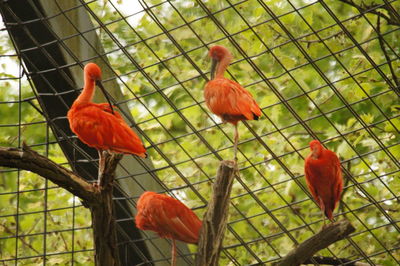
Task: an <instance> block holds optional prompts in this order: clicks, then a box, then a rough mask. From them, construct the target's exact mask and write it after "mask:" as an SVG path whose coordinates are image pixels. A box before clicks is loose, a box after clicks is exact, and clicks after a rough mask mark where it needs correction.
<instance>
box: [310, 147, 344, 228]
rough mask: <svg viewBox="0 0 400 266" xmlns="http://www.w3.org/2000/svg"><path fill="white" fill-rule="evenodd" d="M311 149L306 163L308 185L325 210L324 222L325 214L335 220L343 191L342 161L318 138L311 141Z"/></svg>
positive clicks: (323, 210)
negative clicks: (334, 212)
mask: <svg viewBox="0 0 400 266" xmlns="http://www.w3.org/2000/svg"><path fill="white" fill-rule="evenodd" d="M310 149H311V154H310V155H308V156H307V158H306V160H305V164H304V172H305V174H306V182H307V186H308V189H309V190H310V192H311V194H312V196H313V198H314V200H315V201H316V202H317V203H318V205H319V207H320V209H321V211H322V212H323V214H322V216H323V220H324V224H325V216H326V217H328V219H329V220H330V221H332V222H333V215H332V213H333V210H334V209H335V208H336V206H337V203H338V202H339V200H340V194H341V193H342V191H343V178H342V171H341V169H340V161H339V158H338V157H337V155H336V153H334V152H333V151H330V150H328V149H325V148H324V147H323V146H322V145H321V143H320V142H319V141H318V140H312V141H311V142H310ZM324 214H325V216H324Z"/></svg>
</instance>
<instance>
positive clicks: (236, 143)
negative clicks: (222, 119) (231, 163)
mask: <svg viewBox="0 0 400 266" xmlns="http://www.w3.org/2000/svg"><path fill="white" fill-rule="evenodd" d="M233 140H234V144H233V152H234V154H235V161H236V162H237V145H238V141H239V132H238V125H237V124H235V136H234V138H233Z"/></svg>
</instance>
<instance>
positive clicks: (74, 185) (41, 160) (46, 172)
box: [0, 143, 95, 202]
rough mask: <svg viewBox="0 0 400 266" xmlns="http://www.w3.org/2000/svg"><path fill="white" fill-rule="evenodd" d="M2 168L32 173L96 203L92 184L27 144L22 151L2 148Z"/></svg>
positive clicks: (0, 158) (0, 150) (0, 160)
mask: <svg viewBox="0 0 400 266" xmlns="http://www.w3.org/2000/svg"><path fill="white" fill-rule="evenodd" d="M0 166H6V167H12V168H18V169H24V170H28V171H31V172H33V173H36V174H38V175H40V176H42V177H44V178H46V179H48V180H50V181H51V182H53V183H55V184H57V185H59V186H60V187H63V188H65V189H66V190H68V191H69V192H71V193H72V194H74V195H75V196H77V197H79V198H80V199H82V200H83V201H85V202H93V201H95V195H94V192H95V189H94V187H93V185H92V184H90V183H89V182H87V181H86V180H84V179H83V178H81V177H79V176H77V175H76V174H74V173H73V172H72V171H70V170H68V169H67V168H65V167H62V166H60V165H58V164H56V163H55V162H53V161H51V160H50V159H48V158H46V157H44V156H42V155H40V154H38V153H37V152H35V151H33V150H32V149H31V148H29V147H28V146H27V145H26V144H25V143H23V146H22V149H17V148H5V147H0Z"/></svg>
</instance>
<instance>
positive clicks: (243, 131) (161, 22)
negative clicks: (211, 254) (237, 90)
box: [0, 0, 400, 265]
mask: <svg viewBox="0 0 400 266" xmlns="http://www.w3.org/2000/svg"><path fill="white" fill-rule="evenodd" d="M66 2H68V3H66ZM130 2H131V1H128V0H125V1H121V0H107V1H106V0H104V1H84V0H74V1H58V0H56V1H50V0H40V1H39V0H28V1H26V5H27V6H24V5H21V4H16V3H15V2H13V1H0V3H1V4H0V10H1V14H2V18H3V25H2V26H1V37H2V38H1V39H0V51H1V55H0V59H1V65H0V70H1V71H0V84H1V85H0V87H1V88H2V92H1V94H0V97H1V100H0V110H1V116H0V127H1V134H0V144H1V146H5V147H21V146H22V142H23V141H25V142H26V143H27V144H28V145H29V146H31V147H32V148H33V149H34V150H36V151H38V152H39V153H41V154H43V155H45V156H47V157H49V158H50V159H52V160H54V161H56V162H57V163H59V164H62V165H64V166H66V167H70V168H71V169H73V170H75V171H76V172H77V173H79V174H80V175H81V176H83V177H84V178H87V179H88V180H93V181H94V180H95V179H96V175H97V164H98V162H97V153H96V151H95V150H93V149H90V148H88V147H86V146H85V145H83V144H82V143H80V141H79V140H78V139H77V138H76V136H74V135H73V134H72V133H71V131H70V130H69V126H68V121H67V119H66V113H67V111H68V109H69V107H70V106H71V104H72V102H73V100H74V99H75V98H76V96H77V95H78V93H79V92H80V88H81V87H82V84H83V81H82V78H83V77H82V67H83V65H85V64H86V63H88V62H97V63H98V64H99V65H100V66H101V67H102V70H103V73H104V85H105V87H106V88H107V89H108V90H109V93H110V95H111V96H112V98H113V102H114V103H115V104H116V105H117V106H118V107H119V109H120V110H121V113H123V114H124V116H125V118H126V120H127V121H128V122H129V124H130V125H131V126H132V127H133V128H135V130H137V132H138V133H139V134H140V135H141V137H142V139H143V141H144V143H145V146H146V148H147V150H148V154H149V158H148V159H139V158H137V157H133V156H125V158H124V160H123V161H122V162H121V164H120V166H119V169H118V171H117V183H116V184H115V186H116V193H115V205H116V208H117V224H118V243H119V249H120V255H121V260H122V262H123V264H124V265H139V264H141V265H146V264H156V265H162V264H163V263H164V264H168V263H169V261H170V251H169V245H170V241H169V240H166V239H159V238H158V237H157V236H156V235H155V234H152V233H151V232H141V233H139V231H138V230H137V229H136V228H135V227H134V223H133V217H134V214H135V206H136V202H137V199H138V197H139V196H140V195H141V193H142V192H143V191H144V190H154V191H157V192H162V193H168V194H170V195H171V196H174V197H176V198H178V199H180V200H181V201H183V202H184V203H185V204H187V205H188V206H189V207H191V208H193V209H194V211H195V212H196V213H197V214H198V216H199V217H202V215H203V213H204V210H205V207H206V204H207V201H208V200H209V198H210V194H211V185H212V182H213V180H214V177H215V175H216V170H217V168H218V165H219V163H220V160H224V159H232V158H233V148H232V146H233V130H234V129H233V127H232V126H231V125H229V124H222V123H221V121H220V119H219V118H218V117H216V116H214V115H213V114H211V113H210V112H209V111H208V109H207V107H206V105H205V103H204V100H203V88H204V85H205V83H206V81H207V80H208V77H207V76H209V71H208V69H209V67H210V64H211V62H210V61H209V60H208V59H207V52H208V49H209V48H210V47H211V46H212V45H215V44H220V45H224V46H225V47H227V48H228V49H229V50H230V51H231V52H232V54H233V55H234V60H233V62H232V64H231V65H230V67H229V68H228V73H226V74H225V76H227V77H229V78H231V79H233V80H236V81H238V82H239V83H240V84H241V85H242V86H243V87H245V88H246V89H248V90H249V91H250V92H251V93H252V95H253V96H254V98H255V99H256V101H257V102H258V104H259V105H260V107H261V109H262V116H261V118H260V120H259V121H250V122H244V123H241V124H240V125H239V130H240V140H239V146H238V148H239V153H238V165H239V168H240V177H238V178H237V179H236V180H235V183H234V185H233V190H232V194H231V200H232V202H231V206H230V216H229V224H228V227H227V233H226V236H225V240H224V247H223V251H222V254H221V259H220V264H221V265H258V264H271V263H273V262H275V261H278V260H279V259H280V258H282V257H283V256H284V255H285V254H287V253H288V252H289V251H290V250H291V249H292V248H293V247H294V246H296V245H297V244H298V243H300V242H302V241H304V240H305V239H307V238H309V237H310V236H312V235H313V234H315V233H316V232H318V231H319V230H320V228H321V226H322V216H321V214H320V210H319V208H318V206H317V205H316V203H315V202H314V201H313V200H312V197H311V195H310V193H309V192H308V190H307V187H306V185H305V180H304V170H303V167H304V158H305V156H307V155H308V153H309V148H308V143H309V141H310V140H311V139H314V138H315V139H319V140H320V141H321V142H323V144H324V145H325V146H326V147H327V148H329V149H331V150H334V151H335V152H337V154H338V155H339V156H340V159H341V163H342V170H343V173H344V181H345V188H344V193H343V195H342V201H341V202H340V204H339V208H338V209H337V210H336V213H337V217H336V219H343V218H347V219H349V220H350V221H351V223H352V224H353V226H354V227H355V228H356V231H355V232H354V233H353V234H351V235H350V237H348V238H346V239H344V240H342V241H340V242H337V243H335V244H333V245H332V246H330V247H329V248H327V249H325V250H323V251H321V252H319V254H321V255H324V256H328V257H334V258H347V259H350V260H351V261H353V262H355V261H362V262H366V263H369V264H371V265H374V264H382V265H397V264H399V262H400V255H399V254H400V252H399V250H400V239H399V232H400V220H399V219H400V214H399V213H400V207H399V193H400V182H399V176H400V170H399V169H400V162H399V159H398V158H399V157H400V143H399V141H400V138H399V129H400V120H399V115H400V103H399V100H398V99H399V98H398V97H399V95H400V86H399V80H398V75H399V72H400V70H399V66H400V60H399V47H400V46H399V39H400V38H399V37H400V35H399V26H400V15H399V8H400V2H399V1H394V0H383V1H361V0H360V1H356V0H354V1H353V0H341V1H336V0H330V1H313V0H287V1H283V0H270V1H262V0H257V1H256V0H242V1H235V0H232V1H230V0H223V1H214V0H208V1H200V0H198V1H197V0H175V1H169V0H167V1H161V0H160V1H158V0H152V1H143V0H141V1H139V2H134V3H130ZM132 5H135V8H133V9H131V6H132ZM28 7H29V8H28ZM96 97H97V101H100V100H101V96H99V95H97V96H96ZM0 175H1V178H0V232H1V234H0V256H1V259H0V261H1V262H2V263H3V265H12V264H15V265H17V264H18V265H36V264H40V263H42V264H48V265H56V264H61V265H64V264H77V265H81V264H84V265H90V264H94V261H93V241H92V232H91V221H90V219H89V218H88V217H90V213H89V211H88V210H87V209H86V208H84V207H83V206H82V204H81V202H80V201H79V199H78V198H76V197H73V196H72V195H71V194H70V193H68V192H66V191H65V190H63V189H61V188H59V187H57V186H55V185H54V184H52V183H51V182H48V181H46V180H44V179H42V178H41V177H39V176H37V175H35V174H32V173H30V172H28V171H23V170H18V169H9V168H1V170H0ZM195 251H196V247H195V246H194V245H189V246H188V247H187V246H186V245H181V246H179V249H178V254H179V256H180V261H179V265H181V264H182V265H184V264H189V265H190V264H192V263H193V256H194V254H195ZM349 263H350V262H349Z"/></svg>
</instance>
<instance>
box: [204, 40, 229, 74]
mask: <svg viewBox="0 0 400 266" xmlns="http://www.w3.org/2000/svg"><path fill="white" fill-rule="evenodd" d="M208 56H209V57H210V58H211V60H212V63H211V79H214V75H215V70H216V68H217V65H218V63H219V62H221V61H222V60H224V61H225V64H226V65H229V63H230V61H231V60H232V54H231V52H229V50H228V49H226V48H225V47H224V46H221V45H215V46H213V47H211V48H210V51H209V52H208Z"/></svg>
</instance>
